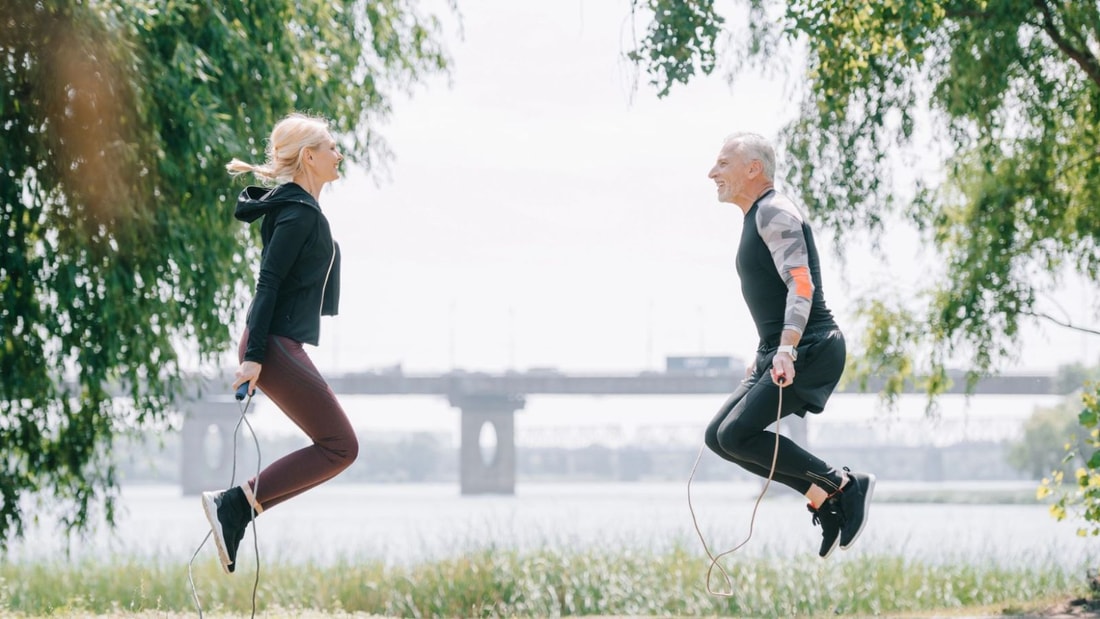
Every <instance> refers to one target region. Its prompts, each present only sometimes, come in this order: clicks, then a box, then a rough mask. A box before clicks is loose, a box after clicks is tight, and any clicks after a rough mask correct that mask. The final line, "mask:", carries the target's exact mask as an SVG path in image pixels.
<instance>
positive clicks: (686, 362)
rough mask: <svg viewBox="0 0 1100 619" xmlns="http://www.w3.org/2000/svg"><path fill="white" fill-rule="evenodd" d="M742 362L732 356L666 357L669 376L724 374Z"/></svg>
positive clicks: (666, 368) (666, 369)
mask: <svg viewBox="0 0 1100 619" xmlns="http://www.w3.org/2000/svg"><path fill="white" fill-rule="evenodd" d="M735 363H736V364H737V365H741V363H740V360H738V359H735V358H734V357H730V356H711V355H692V356H675V357H665V371H666V372H668V373H669V374H707V375H714V374H724V373H726V372H729V371H731V370H733V369H734V367H736V366H735Z"/></svg>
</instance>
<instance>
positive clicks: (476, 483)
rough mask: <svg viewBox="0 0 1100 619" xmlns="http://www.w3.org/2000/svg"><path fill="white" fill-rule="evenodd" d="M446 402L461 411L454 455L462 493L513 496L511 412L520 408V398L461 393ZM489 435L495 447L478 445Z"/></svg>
mask: <svg viewBox="0 0 1100 619" xmlns="http://www.w3.org/2000/svg"><path fill="white" fill-rule="evenodd" d="M450 402H451V406H453V407H456V408H458V409H461V411H462V424H461V425H462V438H461V445H460V447H459V456H458V460H459V462H458V465H459V481H460V486H461V488H462V494H515V492H516V432H515V412H516V411H517V410H519V409H521V408H523V405H524V398H523V396H515V395H507V394H478V395H466V394H462V395H451V397H450ZM489 435H495V437H496V441H495V446H494V445H482V438H483V436H485V437H486V438H488V436H489ZM483 451H484V453H483Z"/></svg>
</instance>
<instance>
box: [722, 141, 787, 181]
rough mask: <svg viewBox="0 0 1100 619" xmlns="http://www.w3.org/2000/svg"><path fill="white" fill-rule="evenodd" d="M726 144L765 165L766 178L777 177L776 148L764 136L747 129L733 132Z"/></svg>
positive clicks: (750, 159)
mask: <svg viewBox="0 0 1100 619" xmlns="http://www.w3.org/2000/svg"><path fill="white" fill-rule="evenodd" d="M725 145H726V146H727V147H729V146H734V147H736V149H737V153H738V154H741V155H744V156H745V157H747V158H748V159H749V161H752V160H753V159H756V160H758V161H760V163H761V165H763V166H764V178H767V179H768V180H772V179H774V178H775V148H773V147H772V144H771V142H769V141H768V139H767V138H765V137H764V136H762V135H760V134H757V133H749V132H745V131H741V132H738V133H731V134H730V135H729V136H727V137H726V142H725Z"/></svg>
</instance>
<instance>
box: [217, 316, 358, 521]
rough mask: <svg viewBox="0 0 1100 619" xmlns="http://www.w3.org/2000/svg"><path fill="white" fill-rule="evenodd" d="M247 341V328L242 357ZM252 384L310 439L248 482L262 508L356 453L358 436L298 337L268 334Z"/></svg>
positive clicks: (324, 477)
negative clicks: (294, 338) (257, 373)
mask: <svg viewBox="0 0 1100 619" xmlns="http://www.w3.org/2000/svg"><path fill="white" fill-rule="evenodd" d="M247 344H248V330H247V329H246V330H245V333H244V337H242V338H241V343H240V346H239V347H238V356H239V357H240V359H241V360H242V361H243V360H244V353H245V348H246V346H247ZM256 386H257V387H259V389H260V390H261V391H263V393H264V395H266V396H267V397H268V398H269V399H270V400H271V401H272V402H274V403H275V405H276V406H278V407H279V408H280V409H281V410H282V411H283V413H285V414H286V416H287V417H289V418H290V420H291V421H293V422H294V423H295V424H297V425H298V427H299V428H301V429H302V431H303V432H305V433H306V436H308V437H309V438H310V439H312V440H313V444H312V445H310V446H309V447H303V448H302V449H299V450H298V451H295V452H292V453H290V454H287V455H286V456H283V457H282V458H279V459H278V460H276V461H275V462H272V463H271V465H270V466H268V467H267V468H265V469H264V470H263V471H261V472H260V475H259V477H258V478H253V479H252V480H250V481H249V485H250V486H252V488H253V490H254V491H255V493H256V501H257V502H258V503H259V504H260V505H261V506H262V507H263V508H264V509H265V510H267V509H270V508H271V507H274V506H275V505H278V504H279V503H282V502H283V501H285V500H287V499H289V498H291V497H295V496H298V495H299V494H301V493H303V492H305V491H306V490H309V489H310V488H312V487H314V486H317V485H320V484H322V483H324V482H326V481H328V480H330V479H332V478H333V477H336V475H337V474H339V473H340V471H343V470H344V469H346V468H348V467H349V466H351V463H352V462H354V461H355V458H356V457H357V456H358V455H359V441H358V440H357V439H356V438H355V431H354V430H353V429H352V427H351V423H350V422H349V421H348V416H347V415H346V414H344V409H343V408H341V407H340V403H339V402H337V401H336V394H334V393H333V392H332V388H331V387H329V386H328V383H326V382H325V379H324V378H322V377H321V374H320V373H319V372H318V371H317V368H316V367H314V365H313V362H312V361H310V359H309V356H308V355H307V354H306V351H305V350H303V349H302V344H301V343H300V342H295V341H294V340H291V339H288V338H285V337H282V336H278V335H272V336H269V337H268V338H267V354H266V356H265V358H264V362H263V368H262V370H261V371H260V378H259V380H257V382H256Z"/></svg>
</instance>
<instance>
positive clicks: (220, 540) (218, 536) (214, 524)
mask: <svg viewBox="0 0 1100 619" xmlns="http://www.w3.org/2000/svg"><path fill="white" fill-rule="evenodd" d="M202 511H203V512H204V513H205V514H206V520H207V521H208V522H209V523H210V532H211V533H212V534H213V535H214V546H216V547H217V549H218V559H219V560H221V564H222V569H223V570H224V571H225V573H226V574H229V573H230V571H229V565H230V564H231V563H233V562H232V561H230V560H229V551H228V550H226V546H225V536H224V535H222V525H221V523H220V522H218V506H217V505H215V504H214V494H213V493H211V492H204V493H202Z"/></svg>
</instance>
